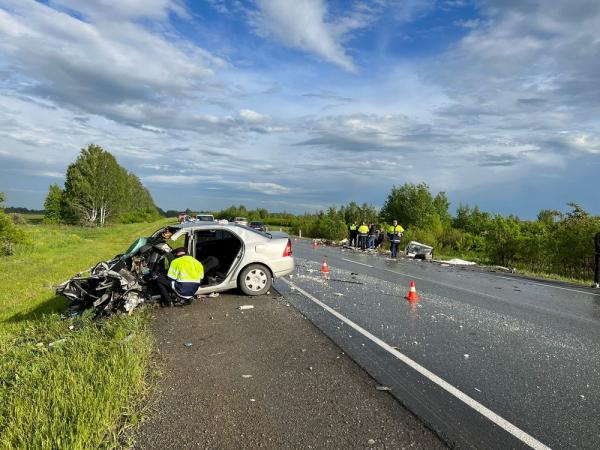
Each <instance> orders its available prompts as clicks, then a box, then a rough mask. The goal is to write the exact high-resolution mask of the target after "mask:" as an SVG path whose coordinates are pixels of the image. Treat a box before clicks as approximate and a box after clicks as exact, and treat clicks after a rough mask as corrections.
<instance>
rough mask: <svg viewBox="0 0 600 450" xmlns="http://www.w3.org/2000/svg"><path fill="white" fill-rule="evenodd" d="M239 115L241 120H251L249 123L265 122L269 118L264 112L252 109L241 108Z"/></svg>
mask: <svg viewBox="0 0 600 450" xmlns="http://www.w3.org/2000/svg"><path fill="white" fill-rule="evenodd" d="M240 117H241V118H242V119H243V120H245V121H246V122H251V123H260V122H265V121H267V120H268V119H269V117H268V116H265V115H264V114H261V113H258V112H256V111H253V110H252V109H242V110H241V111H240Z"/></svg>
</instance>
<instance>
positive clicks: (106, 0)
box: [50, 0, 187, 20]
mask: <svg viewBox="0 0 600 450" xmlns="http://www.w3.org/2000/svg"><path fill="white" fill-rule="evenodd" d="M50 4H52V5H55V6H62V7H64V8H67V9H68V10H73V11H78V12H80V13H82V14H84V15H85V16H87V17H93V18H102V19H110V20H115V19H131V18H134V19H135V18H141V17H144V18H151V19H164V18H166V16H167V14H168V13H169V12H173V13H176V14H178V15H181V16H184V17H185V16H187V12H186V9H185V6H184V5H183V4H182V3H181V2H180V1H179V0H85V1H79V0H50Z"/></svg>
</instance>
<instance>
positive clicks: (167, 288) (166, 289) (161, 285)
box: [154, 273, 173, 305]
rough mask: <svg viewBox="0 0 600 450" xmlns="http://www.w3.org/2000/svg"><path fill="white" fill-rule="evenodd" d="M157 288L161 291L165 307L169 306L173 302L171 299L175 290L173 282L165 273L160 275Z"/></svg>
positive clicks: (156, 280)
mask: <svg viewBox="0 0 600 450" xmlns="http://www.w3.org/2000/svg"><path fill="white" fill-rule="evenodd" d="M154 281H155V282H156V286H157V287H158V290H159V291H160V300H161V303H162V304H163V305H168V304H169V303H171V302H172V301H173V300H172V299H171V292H172V291H173V289H172V288H171V280H170V279H169V277H167V276H166V275H165V274H164V273H161V274H159V275H158V276H157V277H156V279H155V280H154Z"/></svg>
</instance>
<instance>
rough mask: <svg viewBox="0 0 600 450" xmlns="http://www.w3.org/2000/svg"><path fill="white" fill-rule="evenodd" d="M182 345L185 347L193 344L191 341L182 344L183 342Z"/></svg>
mask: <svg viewBox="0 0 600 450" xmlns="http://www.w3.org/2000/svg"><path fill="white" fill-rule="evenodd" d="M183 345H185V346H186V347H191V346H192V345H194V344H192V343H191V342H184V344H183Z"/></svg>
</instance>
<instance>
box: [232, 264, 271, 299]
mask: <svg viewBox="0 0 600 450" xmlns="http://www.w3.org/2000/svg"><path fill="white" fill-rule="evenodd" d="M238 281H239V283H238V284H239V287H240V289H241V290H242V292H243V293H244V294H246V295H262V294H264V293H266V292H267V291H268V290H269V289H271V283H272V280H271V273H270V272H269V269H267V268H266V267H265V266H263V265H262V264H251V265H249V266H248V267H246V268H245V269H244V270H242V273H240V277H239V280H238Z"/></svg>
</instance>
